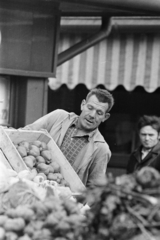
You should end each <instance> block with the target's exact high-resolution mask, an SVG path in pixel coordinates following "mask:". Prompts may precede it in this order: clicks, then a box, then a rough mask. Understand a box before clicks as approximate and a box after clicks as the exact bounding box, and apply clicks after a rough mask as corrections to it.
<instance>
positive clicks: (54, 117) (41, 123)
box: [23, 109, 67, 132]
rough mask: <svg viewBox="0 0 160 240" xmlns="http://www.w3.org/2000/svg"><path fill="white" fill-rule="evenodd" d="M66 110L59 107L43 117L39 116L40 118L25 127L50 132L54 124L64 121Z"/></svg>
mask: <svg viewBox="0 0 160 240" xmlns="http://www.w3.org/2000/svg"><path fill="white" fill-rule="evenodd" d="M66 113H67V112H66V111H64V110H60V109H57V110H55V111H53V112H50V113H48V114H46V115H44V116H43V117H41V118H39V119H38V120H36V121H35V122H33V123H31V124H29V125H26V126H25V127H24V128H23V129H27V130H41V129H45V130H47V131H48V132H50V130H51V128H52V126H53V125H54V124H55V123H56V122H60V121H62V119H63V118H64V116H66Z"/></svg>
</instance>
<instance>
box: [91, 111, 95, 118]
mask: <svg viewBox="0 0 160 240" xmlns="http://www.w3.org/2000/svg"><path fill="white" fill-rule="evenodd" d="M95 114H96V111H95V110H92V111H90V113H89V115H90V117H92V118H94V117H95Z"/></svg>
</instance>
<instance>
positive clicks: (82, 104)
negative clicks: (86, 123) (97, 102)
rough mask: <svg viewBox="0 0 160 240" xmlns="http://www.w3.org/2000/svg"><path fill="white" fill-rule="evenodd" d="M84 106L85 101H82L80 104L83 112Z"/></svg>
mask: <svg viewBox="0 0 160 240" xmlns="http://www.w3.org/2000/svg"><path fill="white" fill-rule="evenodd" d="M85 104H86V100H85V99H83V100H82V102H81V111H82V110H83V106H84V105H85Z"/></svg>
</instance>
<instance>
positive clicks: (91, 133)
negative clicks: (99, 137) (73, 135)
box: [70, 117, 96, 138]
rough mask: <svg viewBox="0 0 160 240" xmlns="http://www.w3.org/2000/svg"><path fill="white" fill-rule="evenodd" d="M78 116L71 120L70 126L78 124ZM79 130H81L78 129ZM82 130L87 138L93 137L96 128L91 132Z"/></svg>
mask: <svg viewBox="0 0 160 240" xmlns="http://www.w3.org/2000/svg"><path fill="white" fill-rule="evenodd" d="M78 118H79V117H77V118H75V119H74V120H73V122H72V123H71V125H70V127H72V126H75V127H76V126H77V124H78ZM80 131H81V130H80ZM82 132H83V134H84V136H88V137H89V138H92V137H93V135H94V134H95V132H96V129H95V130H93V131H92V132H90V133H87V132H84V131H82Z"/></svg>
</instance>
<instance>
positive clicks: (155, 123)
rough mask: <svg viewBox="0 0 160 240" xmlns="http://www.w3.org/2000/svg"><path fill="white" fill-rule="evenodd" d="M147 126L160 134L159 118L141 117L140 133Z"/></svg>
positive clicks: (138, 125)
mask: <svg viewBox="0 0 160 240" xmlns="http://www.w3.org/2000/svg"><path fill="white" fill-rule="evenodd" d="M145 126H151V127H152V128H154V129H155V130H157V132H160V118H159V117H157V116H148V115H143V116H142V117H140V119H139V121H138V124H137V128H138V131H139V130H140V129H141V128H142V127H145Z"/></svg>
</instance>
